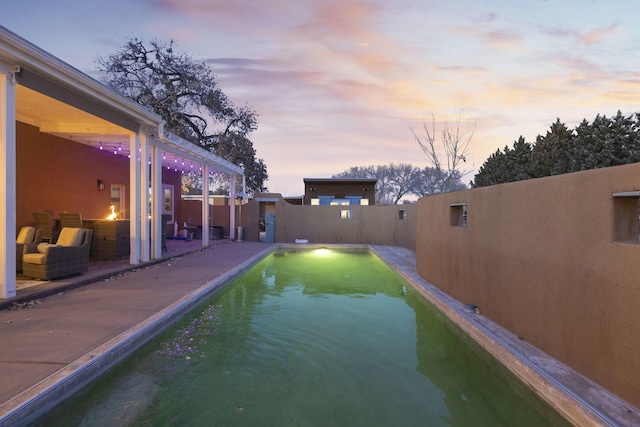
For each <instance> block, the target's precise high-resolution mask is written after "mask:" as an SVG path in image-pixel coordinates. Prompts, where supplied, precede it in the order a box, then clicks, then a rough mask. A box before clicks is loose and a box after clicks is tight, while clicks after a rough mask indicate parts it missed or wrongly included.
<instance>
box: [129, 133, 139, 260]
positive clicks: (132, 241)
mask: <svg viewBox="0 0 640 427" xmlns="http://www.w3.org/2000/svg"><path fill="white" fill-rule="evenodd" d="M129 152H130V153H131V158H130V159H129V219H130V229H129V233H130V237H129V248H130V250H131V252H130V254H129V263H130V264H139V263H140V197H141V191H140V133H138V132H136V133H135V134H133V135H131V136H130V137H129Z"/></svg>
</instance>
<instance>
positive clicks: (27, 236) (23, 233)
mask: <svg viewBox="0 0 640 427" xmlns="http://www.w3.org/2000/svg"><path fill="white" fill-rule="evenodd" d="M35 235H36V229H35V228H34V227H22V228H21V229H20V233H18V238H17V239H16V243H31V242H33V238H34V237H35Z"/></svg>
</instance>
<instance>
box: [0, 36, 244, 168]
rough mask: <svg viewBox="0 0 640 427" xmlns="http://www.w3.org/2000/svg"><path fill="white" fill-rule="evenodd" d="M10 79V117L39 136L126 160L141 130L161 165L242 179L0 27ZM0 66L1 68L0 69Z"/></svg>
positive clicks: (154, 118) (157, 120) (0, 48)
mask: <svg viewBox="0 0 640 427" xmlns="http://www.w3.org/2000/svg"><path fill="white" fill-rule="evenodd" d="M3 63H4V64H5V65H6V67H4V68H9V69H11V70H12V71H13V75H14V76H15V80H16V83H17V84H16V119H17V120H18V121H20V122H24V123H27V124H29V125H32V126H35V127H37V128H38V129H39V130H40V132H43V133H48V134H52V135H56V136H59V137H61V138H65V139H68V140H71V141H74V142H77V143H82V144H85V145H89V146H93V147H95V148H96V149H103V150H108V151H111V152H113V153H114V154H117V155H125V156H129V153H130V151H129V142H130V140H131V136H132V135H134V134H135V133H137V132H142V133H144V134H145V135H147V137H148V138H149V139H150V141H151V144H152V145H155V146H157V147H159V148H160V149H162V150H163V151H164V152H165V155H164V156H163V167H171V166H176V167H177V166H178V165H180V166H181V167H179V169H180V170H182V171H188V169H187V168H185V167H183V166H184V163H185V162H189V163H197V164H199V165H207V166H208V167H209V168H210V169H211V170H212V171H214V172H216V171H217V172H222V173H225V174H234V175H238V174H239V175H244V171H243V169H242V168H241V167H239V166H236V165H234V164H233V163H231V162H229V161H227V160H225V159H223V158H221V157H219V156H216V155H215V154H213V153H211V152H209V151H207V150H204V149H202V148H201V147H198V146H197V145H195V144H193V143H191V142H189V141H186V140H184V139H182V138H179V137H177V136H175V135H173V134H171V133H169V132H165V131H164V122H163V120H162V117H160V116H159V115H157V114H155V113H153V112H151V111H148V110H147V109H145V108H144V107H143V106H141V105H139V104H137V103H136V102H134V101H132V100H131V99H129V98H126V97H124V96H121V95H120V94H118V93H116V92H114V91H113V90H112V89H110V88H108V87H107V86H105V85H103V84H102V83H100V82H99V81H97V80H95V79H93V78H91V77H90V76H88V75H87V74H85V73H83V72H81V71H79V70H78V69H76V68H74V67H72V66H71V65H69V64H67V63H65V62H64V61H61V60H60V59H58V58H56V57H55V56H53V55H51V54H49V53H48V52H46V51H44V50H42V49H41V48H39V47H37V46H35V45H33V44H32V43H30V42H28V41H26V40H24V39H22V38H21V37H19V36H18V35H16V34H14V33H13V32H11V31H9V30H7V29H6V28H4V27H2V26H0V65H1V64H3ZM0 68H1V67H0Z"/></svg>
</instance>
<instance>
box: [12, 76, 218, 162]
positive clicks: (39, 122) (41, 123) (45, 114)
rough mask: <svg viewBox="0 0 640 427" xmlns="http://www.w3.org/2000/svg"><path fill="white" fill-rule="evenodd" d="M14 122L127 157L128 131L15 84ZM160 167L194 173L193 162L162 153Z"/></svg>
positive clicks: (175, 155)
mask: <svg viewBox="0 0 640 427" xmlns="http://www.w3.org/2000/svg"><path fill="white" fill-rule="evenodd" d="M16 119H17V120H18V121H20V122H23V123H27V124H29V125H32V126H34V127H37V128H38V129H39V130H40V132H42V133H47V134H51V135H55V136H58V137H60V138H64V139H67V140H70V141H73V142H77V143H80V144H84V145H88V146H90V147H94V148H95V149H96V150H100V149H102V150H104V151H107V152H112V153H113V154H114V155H123V156H127V157H128V156H129V154H130V151H129V137H130V135H131V134H132V132H131V131H129V130H128V129H125V128H123V127H121V126H118V125H117V124H114V123H111V122H109V121H108V120H105V119H102V118H100V117H98V116H95V115H93V114H90V113H88V112H86V111H83V110H81V109H79V108H76V107H74V106H71V105H69V104H66V103H64V102H62V101H58V100H57V99H54V98H51V97H49V96H47V95H44V94H42V93H40V92H37V91H35V90H32V89H30V88H28V87H25V86H22V85H19V84H18V85H16ZM162 166H163V167H166V168H170V169H175V170H181V171H184V172H188V171H194V170H197V169H198V166H197V161H196V162H194V160H193V158H191V159H189V158H187V156H180V155H179V154H176V153H175V152H173V151H164V152H163V156H162ZM194 168H196V169H194ZM214 172H215V171H214Z"/></svg>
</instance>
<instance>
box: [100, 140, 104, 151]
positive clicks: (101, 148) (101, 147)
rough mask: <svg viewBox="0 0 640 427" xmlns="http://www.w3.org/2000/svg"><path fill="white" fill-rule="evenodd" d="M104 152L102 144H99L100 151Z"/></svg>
mask: <svg viewBox="0 0 640 427" xmlns="http://www.w3.org/2000/svg"><path fill="white" fill-rule="evenodd" d="M102 150H104V147H103V146H102V142H101V143H100V151H102Z"/></svg>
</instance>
